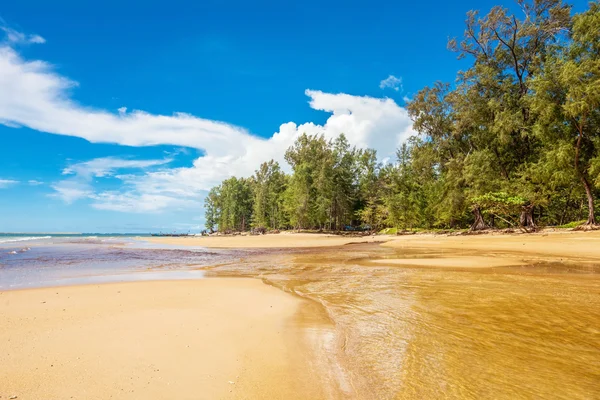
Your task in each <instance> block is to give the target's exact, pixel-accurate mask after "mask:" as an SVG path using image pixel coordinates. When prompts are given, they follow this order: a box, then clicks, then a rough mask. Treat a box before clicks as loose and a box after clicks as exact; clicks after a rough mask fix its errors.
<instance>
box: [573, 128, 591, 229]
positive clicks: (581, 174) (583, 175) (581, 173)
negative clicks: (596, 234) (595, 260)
mask: <svg viewBox="0 0 600 400" xmlns="http://www.w3.org/2000/svg"><path fill="white" fill-rule="evenodd" d="M577 130H578V131H579V135H578V137H577V144H576V145H575V170H576V171H577V173H578V174H579V177H580V178H581V183H583V186H584V187H585V195H586V196H587V201H588V219H587V221H586V223H585V224H584V225H588V226H591V225H596V217H595V216H594V194H593V193H592V187H591V185H590V182H589V181H588V180H587V177H586V171H585V169H583V170H582V168H580V166H579V153H580V151H581V139H582V138H583V128H582V125H581V124H578V125H577Z"/></svg>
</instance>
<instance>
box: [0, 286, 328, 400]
mask: <svg viewBox="0 0 600 400" xmlns="http://www.w3.org/2000/svg"><path fill="white" fill-rule="evenodd" d="M305 303H306V302H305V301H304V300H301V299H299V298H296V297H294V296H290V295H289V294H286V293H284V292H281V291H279V290H277V289H275V288H273V287H270V286H268V285H264V284H263V283H262V282H261V281H259V280H252V279H233V278H230V279H227V278H214V279H203V280H198V281H165V282H136V283H119V284H104V285H84V286H73V287H60V288H42V289H30V290H18V291H7V292H0V315H2V323H1V324H0V396H1V398H2V399H8V398H12V396H18V397H17V398H18V399H88V400H90V399H109V398H115V399H116V398H118V399H259V398H263V399H267V398H268V399H308V398H313V399H314V398H322V397H323V396H324V391H323V390H324V387H325V386H326V385H325V384H324V383H323V382H321V380H320V376H321V374H319V373H318V368H317V367H316V364H315V362H314V361H315V360H317V357H316V355H315V354H313V353H312V351H311V347H310V346H309V345H307V343H306V342H305V335H304V333H303V332H304V330H305V327H306V322H303V321H302V320H298V315H299V314H298V313H299V310H300V311H301V309H302V307H303V305H305ZM312 322H313V323H314V322H315V321H314V319H313V321H312ZM309 362H310V364H309Z"/></svg>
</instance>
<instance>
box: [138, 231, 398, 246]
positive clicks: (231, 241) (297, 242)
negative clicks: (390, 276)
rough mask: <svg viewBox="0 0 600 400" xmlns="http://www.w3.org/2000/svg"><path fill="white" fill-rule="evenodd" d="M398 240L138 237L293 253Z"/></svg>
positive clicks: (314, 236)
mask: <svg viewBox="0 0 600 400" xmlns="http://www.w3.org/2000/svg"><path fill="white" fill-rule="evenodd" d="M394 237H395V236H386V235H369V236H340V235H334V234H326V233H291V232H289V233H279V234H267V235H257V236H250V235H246V236H241V235H240V236H192V237H190V236H187V237H168V236H163V237H156V236H155V237H138V238H137V239H139V240H143V241H146V242H149V243H154V244H163V245H170V246H172V245H175V246H183V247H190V246H195V247H206V248H211V249H293V248H315V247H335V246H343V245H346V244H353V243H375V242H382V241H386V240H392V239H393V238H394Z"/></svg>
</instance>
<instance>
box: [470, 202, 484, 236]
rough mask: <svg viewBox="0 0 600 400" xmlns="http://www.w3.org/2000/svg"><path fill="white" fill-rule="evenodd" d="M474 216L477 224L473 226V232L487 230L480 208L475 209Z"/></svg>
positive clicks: (474, 223)
mask: <svg viewBox="0 0 600 400" xmlns="http://www.w3.org/2000/svg"><path fill="white" fill-rule="evenodd" d="M473 214H474V215H475V222H473V225H471V230H472V231H481V230H484V229H487V228H488V226H487V225H486V223H485V221H484V220H483V215H482V214H481V209H480V208H479V207H473Z"/></svg>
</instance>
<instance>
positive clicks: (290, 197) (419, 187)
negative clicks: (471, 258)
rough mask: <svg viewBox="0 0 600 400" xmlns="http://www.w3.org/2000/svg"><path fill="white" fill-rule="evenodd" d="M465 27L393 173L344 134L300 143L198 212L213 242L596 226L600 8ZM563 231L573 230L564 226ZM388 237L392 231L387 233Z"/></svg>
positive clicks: (483, 19)
mask: <svg viewBox="0 0 600 400" xmlns="http://www.w3.org/2000/svg"><path fill="white" fill-rule="evenodd" d="M517 1H518V4H519V6H520V11H519V13H517V14H515V15H512V14H511V13H510V11H509V10H508V9H505V8H502V7H494V8H493V9H492V10H491V11H490V12H489V13H488V14H487V15H483V16H480V15H479V14H478V13H477V12H474V11H472V12H470V13H469V14H468V15H467V20H466V30H465V33H464V36H463V38H462V39H452V40H450V42H449V48H450V49H451V50H453V51H455V52H457V53H458V56H459V58H464V59H465V60H468V61H469V63H468V65H467V67H468V68H466V69H465V70H464V71H461V72H459V73H458V75H457V78H456V81H455V84H453V85H451V84H447V83H443V82H437V83H435V84H433V85H432V86H430V87H425V88H423V89H422V90H420V91H419V92H418V93H416V94H415V95H414V96H413V100H412V101H411V102H409V104H408V106H407V109H408V113H409V115H410V116H411V118H412V119H413V122H414V124H413V129H414V130H415V131H416V132H417V134H416V135H414V136H413V137H411V138H409V140H408V141H407V142H406V143H404V144H403V145H401V146H400V148H399V149H398V150H397V159H396V160H395V162H393V163H387V164H382V163H380V162H379V161H378V160H377V155H376V153H375V151H374V150H372V149H356V148H354V147H352V146H351V145H350V144H349V143H348V140H347V139H346V137H345V136H344V135H340V136H339V137H338V138H336V139H334V140H326V139H325V138H324V137H323V136H322V135H315V136H310V135H306V134H304V135H301V136H300V137H298V138H297V140H296V142H295V143H294V145H293V146H291V147H290V148H289V149H288V150H287V151H286V153H285V157H284V158H285V161H286V162H287V164H288V165H289V166H290V167H291V173H290V174H289V175H286V174H284V173H283V172H282V171H281V169H280V166H279V165H278V164H277V163H276V162H274V161H270V162H268V163H264V164H263V165H261V167H260V168H259V169H258V170H257V171H256V173H255V174H254V176H252V177H251V178H249V179H238V178H229V179H227V180H225V181H223V182H222V183H221V185H219V186H218V187H215V188H213V189H212V190H211V191H210V192H209V194H208V196H207V198H206V200H205V213H206V226H207V228H208V229H211V230H212V229H216V228H217V227H218V229H219V230H221V231H226V230H245V229H249V228H250V227H251V226H252V227H264V228H270V229H281V228H294V229H311V230H320V229H327V230H340V229H343V228H344V227H345V226H347V225H353V226H358V225H369V226H370V227H371V229H373V230H376V231H380V230H382V229H383V231H385V232H398V231H411V232H414V231H419V230H423V229H427V230H441V231H448V230H454V229H465V228H468V227H471V228H472V229H480V228H485V227H488V226H496V227H502V226H507V224H508V225H516V224H519V225H520V226H523V227H535V221H534V218H535V219H536V220H538V221H539V222H540V223H542V224H545V225H563V226H564V225H565V224H567V223H568V222H569V221H573V220H581V219H583V218H587V219H586V223H587V224H593V223H595V215H594V212H595V205H596V203H597V198H598V190H599V189H600V154H599V149H600V29H598V27H599V26H600V3H599V2H598V1H594V2H591V3H590V6H589V9H588V10H587V11H585V12H583V13H580V14H577V15H574V16H573V17H572V16H571V9H570V6H567V5H565V4H563V2H562V0H517ZM567 225H568V224H567ZM386 229H387V230H386Z"/></svg>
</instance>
